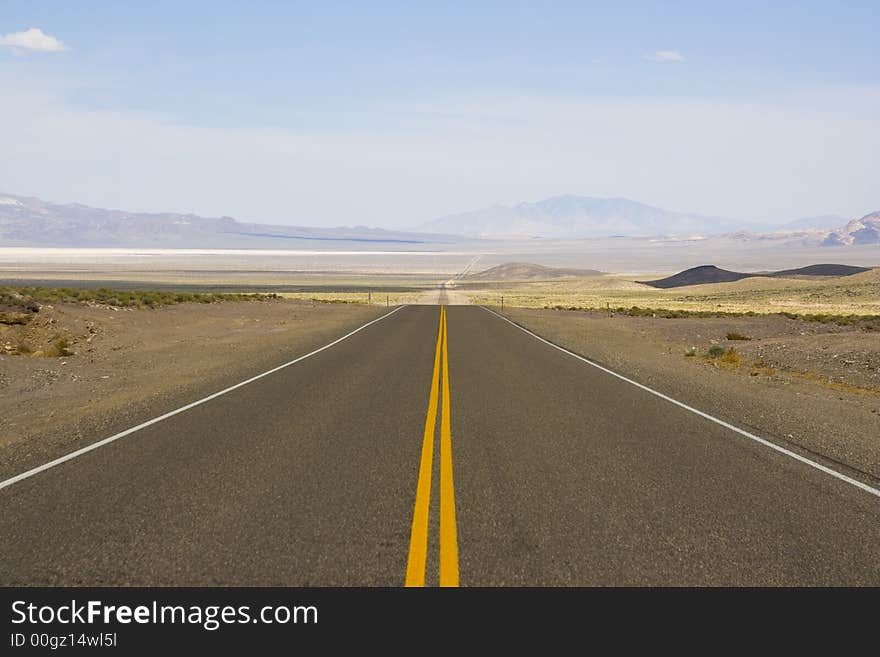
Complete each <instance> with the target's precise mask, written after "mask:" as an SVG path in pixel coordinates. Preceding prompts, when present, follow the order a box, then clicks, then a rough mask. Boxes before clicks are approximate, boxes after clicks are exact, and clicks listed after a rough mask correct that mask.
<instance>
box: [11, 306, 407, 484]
mask: <svg viewBox="0 0 880 657" xmlns="http://www.w3.org/2000/svg"><path fill="white" fill-rule="evenodd" d="M405 307H406V306H398V307H397V308H395V309H394V310H392V311H391V312H390V313H385V314H384V315H382V316H381V317H377V318H376V319H374V320H372V321H371V322H367V323H366V324H364V325H363V326H360V327H358V328H356V329H355V330H353V331H351V332H350V333H346V334H345V335H343V336H342V337H341V338H337V339H336V340H334V341H333V342H330V343H329V344H325V345H324V346H323V347H319V348H318V349H315V350H314V351H311V352H309V353H307V354H305V355H304V356H300V357H299V358H294V359H293V360H291V361H288V362H287V363H284V364H283V365H279V366H278V367H273V368H272V369H271V370H267V371H266V372H263V373H262V374H257V375H256V376H252V377H251V378H249V379H247V380H245V381H241V382H240V383H236V384H235V385H233V386H229V387H228V388H224V389H223V390H220V391H219V392H215V393H214V394H212V395H208V396H207V397H203V398H202V399H199V400H198V401H194V402H192V403H190V404H187V405H186V406H181V407H180V408H176V409H174V410H173V411H169V412H167V413H165V414H164V415H160V416H158V417H154V418H153V419H152V420H147V421H146V422H142V423H141V424H138V425H137V426H134V427H131V428H130V429H126V430H125V431H120V432H119V433H116V434H113V435H112V436H110V437H109V438H104V439H103V440H99V441H98V442H95V443H92V444H90V445H86V446H85V447H83V448H81V449H78V450H76V451H73V452H70V453H69V454H65V455H64V456H59V457H58V458H57V459H54V460H52V461H49V462H48V463H44V464H43V465H38V466H37V467H35V468H31V469H30V470H28V471H26V472H22V473H21V474H19V475H15V476H14V477H11V478H9V479H7V480H5V481H0V489H3V488H6V487H7V486H12V485H13V484H16V483H18V482H19V481H22V480H23V479H27V478H29V477H33V476H34V475H35V474H39V473H40V472H43V471H45V470H48V469H50V468H54V467H55V466H56V465H61V464H62V463H64V462H65V461H70V460H71V459H75V458H76V457H78V456H82V455H83V454H87V453H88V452H91V451H92V450H96V449H98V448H99V447H103V446H104V445H107V444H109V443H112V442H114V441H116V440H119V439H120V438H125V436H128V435H130V434H133V433H135V432H136V431H140V430H141V429H145V428H147V427H149V426H150V425H153V424H156V423H157V422H161V421H162V420H167V419H168V418H170V417H173V416H175V415H177V414H178V413H183V412H184V411H188V410H189V409H191V408H195V407H196V406H201V405H202V404H204V403H205V402H209V401H211V400H212V399H216V398H217V397H220V396H221V395H225V394H226V393H227V392H232V391H233V390H236V389H238V388H241V387H242V386H246V385H247V384H249V383H253V382H254V381H257V380H259V379H262V378H263V377H264V376H269V375H270V374H274V373H275V372H278V371H279V370H283V369H284V368H285V367H290V366H291V365H295V364H296V363H298V362H300V361H302V360H305V359H306V358H310V357H311V356H314V355H315V354H319V353H321V352H322V351H324V350H325V349H329V348H330V347H332V346H334V345H337V344H339V343H340V342H342V341H343V340H347V339H348V338H350V337H351V336H353V335H354V334H355V333H360V332H361V331H363V330H364V329H365V328H367V327H368V326H371V325H373V324H375V323H376V322H381V321H382V320H383V319H385V318H386V317H390V316H391V315H393V314H394V313H396V312H397V311H398V310H400V309H402V308H405Z"/></svg>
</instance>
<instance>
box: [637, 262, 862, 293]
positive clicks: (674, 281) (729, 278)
mask: <svg viewBox="0 0 880 657" xmlns="http://www.w3.org/2000/svg"><path fill="white" fill-rule="evenodd" d="M866 271H871V270H870V268H867V267H853V266H851V265H835V264H821V265H809V266H807V267H800V268H798V269H785V270H782V271H771V272H753V273H742V272H736V271H729V270H727V269H721V268H719V267H716V266H715V265H701V266H700V267H692V268H691V269H686V270H684V271H682V272H679V273H677V274H673V275H672V276H667V277H666V278H661V279H658V280H653V281H639V282H640V283H643V284H645V285H650V286H651V287H656V288H660V289H669V288H674V287H685V286H688V285H705V284H707V283H732V282H734V281H739V280H742V279H744V278H753V277H756V276H762V277H766V278H803V277H811V278H813V277H836V276H852V275H854V274H861V273H863V272H866Z"/></svg>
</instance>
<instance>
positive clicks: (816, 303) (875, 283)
mask: <svg viewBox="0 0 880 657" xmlns="http://www.w3.org/2000/svg"><path fill="white" fill-rule="evenodd" d="M640 278H641V280H648V279H650V278H651V277H649V276H642V277H640ZM467 292H468V294H469V296H470V298H471V302H472V303H476V304H482V305H499V304H500V302H501V297H502V296H503V297H504V304H505V305H510V306H518V307H524V308H547V307H549V308H553V307H557V306H558V307H563V308H599V309H602V308H609V307H610V308H618V307H626V308H629V307H631V306H639V307H641V308H657V309H660V308H662V309H668V310H690V311H710V312H719V311H720V312H736V313H740V312H756V313H762V314H763V313H768V314H769V313H779V312H790V313H799V314H835V315H847V314H857V315H880V270H872V271H870V272H865V273H862V274H856V275H855V276H847V277H834V278H828V279H782V278H763V277H756V278H748V279H743V280H741V281H736V282H734V283H716V284H711V285H694V286H688V287H681V288H675V289H669V290H659V289H656V288H653V287H650V286H648V285H642V284H640V283H637V282H635V280H633V279H632V278H630V277H621V276H600V277H590V278H580V279H563V280H554V281H523V282H511V281H498V282H495V283H492V284H491V285H485V286H483V287H481V288H477V287H469V289H468V290H467Z"/></svg>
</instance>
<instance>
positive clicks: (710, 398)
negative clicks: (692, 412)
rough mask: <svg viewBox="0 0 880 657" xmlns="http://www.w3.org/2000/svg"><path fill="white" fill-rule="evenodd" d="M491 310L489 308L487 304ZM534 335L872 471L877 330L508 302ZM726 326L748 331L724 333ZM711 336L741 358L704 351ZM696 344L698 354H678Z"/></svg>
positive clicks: (878, 446) (879, 369)
mask: <svg viewBox="0 0 880 657" xmlns="http://www.w3.org/2000/svg"><path fill="white" fill-rule="evenodd" d="M496 310H497V308H496ZM505 314H506V315H507V316H508V317H510V318H511V319H513V320H514V321H516V322H518V323H519V324H521V325H523V326H525V327H527V328H529V329H531V330H533V331H535V332H536V333H538V334H539V335H542V336H543V337H545V338H547V339H549V340H551V341H553V342H555V343H557V344H559V345H561V346H564V347H566V348H568V349H571V350H572V351H575V352H576V353H579V354H582V355H584V356H586V357H588V358H590V359H593V360H595V361H597V362H599V363H601V364H603V365H606V366H608V367H610V368H612V369H614V370H615V371H618V372H620V373H621V374H624V375H627V376H630V377H631V378H633V379H635V380H637V381H640V382H642V383H644V384H646V385H649V386H651V387H654V388H655V389H657V390H659V391H661V392H664V393H666V394H669V395H671V396H673V397H675V398H677V399H679V400H681V401H684V402H686V403H690V404H691V405H693V406H695V407H696V408H699V409H701V410H704V411H706V412H709V413H712V414H714V415H716V416H718V417H721V418H722V419H725V420H727V421H729V422H732V423H733V424H736V425H738V426H741V427H743V428H745V429H749V430H754V431H757V432H758V433H759V434H760V435H764V436H770V437H773V438H774V439H775V440H776V441H778V442H780V443H781V444H788V445H792V446H795V447H796V448H797V449H800V450H802V451H804V450H805V451H807V452H810V453H813V454H816V455H819V456H820V457H822V458H827V459H829V460H830V461H833V462H835V463H838V464H842V465H844V466H846V468H851V469H852V474H855V475H856V476H860V477H862V478H865V477H864V475H865V474H867V475H869V476H870V477H873V478H874V480H875V483H876V481H877V479H880V335H878V334H877V333H876V332H866V331H863V330H860V329H857V328H853V327H837V326H827V325H824V324H817V323H815V322H805V321H801V320H790V319H786V318H784V317H779V316H767V317H736V318H719V319H697V318H686V319H664V318H651V317H629V316H620V315H618V316H609V315H608V314H605V313H598V312H579V311H559V310H536V309H522V308H515V309H507V310H506V311H505ZM729 332H736V333H739V334H741V335H744V336H747V337H750V338H752V339H751V340H750V341H732V340H727V339H726V335H727V333H729ZM713 344H718V345H720V346H722V347H724V348H725V349H727V348H731V347H732V348H734V349H736V350H737V352H738V353H739V355H740V360H741V363H740V364H739V365H736V364H726V363H723V362H721V361H720V360H719V359H709V358H706V357H704V356H703V354H704V353H705V352H706V351H707V350H708V348H709V347H710V346H711V345H713ZM690 347H696V351H697V355H696V356H693V357H688V356H686V355H685V353H686V351H687V350H688V349H689V348H690Z"/></svg>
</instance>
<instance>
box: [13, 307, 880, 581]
mask: <svg viewBox="0 0 880 657" xmlns="http://www.w3.org/2000/svg"><path fill="white" fill-rule="evenodd" d="M443 323H444V322H443V320H442V319H441V310H440V308H438V307H436V306H433V307H432V306H412V307H407V308H403V309H401V310H399V311H398V312H396V313H394V314H393V315H391V316H389V317H387V318H385V319H383V320H381V321H379V322H377V323H375V324H373V325H371V326H369V327H367V328H365V329H364V330H362V331H360V332H358V333H356V334H355V335H352V336H351V337H349V338H348V339H346V340H344V341H342V342H339V343H338V344H336V345H334V346H332V347H330V348H328V349H326V350H324V351H321V352H320V353H318V354H316V355H314V356H312V357H310V358H307V359H305V360H302V361H300V362H298V363H296V364H294V365H291V366H290V367H287V368H285V369H282V370H280V371H277V372H274V373H272V374H270V375H268V376H266V377H264V378H261V379H259V380H257V381H254V382H252V383H249V384H248V385H245V386H242V387H240V388H237V389H235V390H233V391H231V392H228V393H227V394H224V395H222V396H220V397H217V398H215V399H212V400H210V401H208V402H206V403H203V404H201V405H198V406H196V407H194V408H191V409H189V410H186V411H184V412H182V413H179V414H177V415H174V416H173V417H170V418H167V419H165V420H162V421H161V422H157V423H155V424H153V425H151V426H148V427H146V428H143V429H141V430H139V431H137V432H134V433H132V434H130V435H127V436H125V437H123V438H121V439H119V440H116V441H115V442H112V443H109V444H106V445H103V446H101V447H99V448H97V449H95V450H93V451H90V452H88V453H85V454H83V455H81V456H78V457H77V458H74V459H71V460H68V461H66V462H64V463H61V464H59V465H57V466H56V467H52V468H49V469H46V470H44V471H41V472H39V473H37V474H34V475H33V476H31V477H28V478H26V479H23V480H21V481H18V482H16V483H13V484H12V485H9V486H6V487H4V488H2V490H0V509H2V512H0V555H2V559H0V584H5V585H11V584H26V585H35V584H63V585H77V584H94V585H99V584H107V585H116V584H129V585H134V584H146V585H208V584H241V585H269V584H274V585H391V586H399V585H403V584H404V583H409V584H421V583H424V584H427V585H434V584H437V583H443V584H448V585H454V584H456V583H460V584H461V585H595V584H600V585H605V584H615V585H620V584H873V585H878V584H880V498H878V497H876V496H874V495H872V494H871V493H869V492H866V491H864V490H860V489H858V488H857V487H855V486H853V485H851V484H849V483H847V482H845V481H841V480H839V479H836V478H834V477H833V476H830V475H828V474H827V473H824V472H821V471H819V470H817V469H815V468H812V467H809V466H808V465H806V464H804V463H801V462H799V461H797V460H795V459H793V458H791V457H789V456H786V455H784V454H780V453H778V452H775V451H773V450H772V449H770V448H768V447H766V446H763V445H761V444H759V443H757V442H755V441H753V440H749V439H747V438H744V437H742V436H740V435H738V434H736V433H735V432H733V431H731V430H729V429H727V428H725V427H723V426H720V425H718V424H716V423H713V422H711V421H709V420H707V419H705V418H702V417H699V416H697V415H695V414H693V413H691V412H688V411H687V410H685V409H682V408H680V407H677V406H675V405H673V404H671V403H669V402H668V401H665V400H663V399H660V398H658V397H656V396H654V395H651V394H649V393H647V392H646V391H644V390H641V389H639V388H637V387H635V386H633V385H631V384H629V383H627V382H625V381H622V380H620V379H617V378H615V377H613V376H611V375H609V374H607V373H605V372H602V371H600V370H597V369H595V368H592V367H590V366H588V365H586V364H584V363H583V362H581V361H578V360H577V359H575V358H572V357H571V356H568V355H566V354H564V353H562V352H560V351H558V350H556V349H554V348H552V347H551V346H549V345H546V344H544V343H542V342H540V341H538V340H536V339H535V338H534V337H532V336H530V335H528V334H526V333H524V332H522V331H520V330H519V329H517V328H516V327H514V326H512V325H510V324H509V323H507V322H506V321H504V320H503V319H501V318H499V317H496V316H494V315H492V314H490V313H489V312H487V311H486V310H484V309H482V308H478V307H449V308H448V310H447V313H446V317H445V326H446V329H445V330H444V329H443ZM432 414H433V416H432ZM98 438H103V436H96V439H98Z"/></svg>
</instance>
